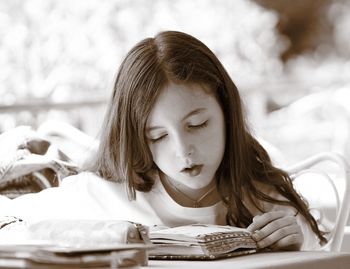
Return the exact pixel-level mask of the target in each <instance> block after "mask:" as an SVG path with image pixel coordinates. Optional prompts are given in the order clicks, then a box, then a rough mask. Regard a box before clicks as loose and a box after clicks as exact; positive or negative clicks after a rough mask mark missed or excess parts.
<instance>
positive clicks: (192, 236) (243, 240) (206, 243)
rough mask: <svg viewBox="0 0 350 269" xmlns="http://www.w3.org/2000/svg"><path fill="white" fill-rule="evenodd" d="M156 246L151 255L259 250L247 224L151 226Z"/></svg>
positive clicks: (230, 254) (211, 254) (214, 254)
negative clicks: (239, 225)
mask: <svg viewBox="0 0 350 269" xmlns="http://www.w3.org/2000/svg"><path fill="white" fill-rule="evenodd" d="M149 236H150V240H151V242H152V243H153V244H154V245H155V246H156V248H154V249H152V250H150V251H149V258H150V259H186V260H187V259H188V260H195V259H219V258H224V257H233V256H238V255H245V254H250V253H254V252H256V249H257V247H256V243H255V241H254V240H253V238H252V237H251V233H250V232H249V231H248V230H246V229H243V228H238V227H233V226H222V225H208V224H193V225H185V226H179V227H173V228H164V229H158V230H155V229H150V233H149Z"/></svg>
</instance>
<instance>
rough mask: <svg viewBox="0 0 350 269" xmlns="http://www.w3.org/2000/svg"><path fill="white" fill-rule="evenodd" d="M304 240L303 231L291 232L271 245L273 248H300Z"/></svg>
mask: <svg viewBox="0 0 350 269" xmlns="http://www.w3.org/2000/svg"><path fill="white" fill-rule="evenodd" d="M303 242H304V236H303V234H302V233H297V234H290V235H288V236H286V237H284V238H282V239H281V240H279V241H277V242H276V243H275V244H273V245H271V246H270V248H271V249H272V250H300V247H301V246H302V244H303Z"/></svg>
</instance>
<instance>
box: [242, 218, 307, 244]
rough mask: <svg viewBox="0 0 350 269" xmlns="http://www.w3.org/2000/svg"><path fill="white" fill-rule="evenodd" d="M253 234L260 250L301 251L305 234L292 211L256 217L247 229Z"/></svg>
mask: <svg viewBox="0 0 350 269" xmlns="http://www.w3.org/2000/svg"><path fill="white" fill-rule="evenodd" d="M247 229H248V230H249V231H251V232H252V233H253V239H254V240H255V241H256V242H257V246H258V248H266V247H269V248H270V249H272V250H300V247H301V245H302V244H303V241H304V236H303V232H302V230H301V228H300V226H299V225H298V223H297V220H296V215H295V214H294V212H291V211H271V212H268V213H264V214H262V215H258V216H255V217H254V218H253V222H252V223H251V224H250V225H249V226H248V228H247Z"/></svg>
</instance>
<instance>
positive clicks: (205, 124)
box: [150, 120, 208, 143]
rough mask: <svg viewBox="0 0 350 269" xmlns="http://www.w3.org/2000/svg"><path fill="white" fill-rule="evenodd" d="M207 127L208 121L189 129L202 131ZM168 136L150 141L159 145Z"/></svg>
mask: <svg viewBox="0 0 350 269" xmlns="http://www.w3.org/2000/svg"><path fill="white" fill-rule="evenodd" d="M207 126H208V120H206V121H204V122H203V123H201V124H198V125H188V127H189V128H190V129H202V128H205V127H207ZM166 136H167V134H165V135H162V136H160V137H158V138H155V139H150V140H151V143H157V142H159V141H161V140H163V139H164V138H165V137H166Z"/></svg>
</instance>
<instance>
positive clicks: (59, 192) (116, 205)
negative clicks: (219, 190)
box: [0, 172, 318, 249]
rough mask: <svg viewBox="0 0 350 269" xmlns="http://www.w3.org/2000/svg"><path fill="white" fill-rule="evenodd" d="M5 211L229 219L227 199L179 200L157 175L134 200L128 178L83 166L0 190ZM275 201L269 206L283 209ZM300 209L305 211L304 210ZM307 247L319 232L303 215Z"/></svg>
mask: <svg viewBox="0 0 350 269" xmlns="http://www.w3.org/2000/svg"><path fill="white" fill-rule="evenodd" d="M0 198H1V199H0V216H6V215H10V216H16V217H19V218H22V219H25V220H26V221H28V222H36V221H39V220H45V219H50V218H51V219H52V218H53V219H109V220H112V219H119V220H129V221H134V222H138V223H142V224H145V225H166V226H178V225H185V224H191V223H207V224H221V225H224V224H225V223H226V221H225V215H226V208H225V206H224V204H223V202H219V203H217V204H215V205H213V206H210V207H203V208H188V207H183V206H181V205H179V204H177V203H176V202H175V201H174V200H173V199H172V198H171V197H170V196H169V195H168V193H167V192H166V190H165V189H164V187H163V185H162V183H161V182H160V181H159V180H157V181H156V183H155V186H154V187H153V188H152V190H151V191H150V192H147V193H143V192H137V198H136V201H129V200H128V197H127V192H126V187H125V185H124V184H120V183H115V182H111V181H107V180H104V179H102V178H100V177H98V176H96V175H95V174H93V173H89V172H84V173H81V174H79V175H76V176H71V177H67V178H65V179H64V180H63V183H62V185H61V186H60V187H56V188H49V189H46V190H43V191H41V192H40V193H37V194H27V195H23V196H20V197H18V198H16V199H14V200H10V199H7V198H5V197H1V196H0ZM278 207H280V206H278V205H274V206H272V207H269V208H268V209H269V210H278V209H281V208H278ZM299 215H300V214H299ZM298 222H299V223H300V224H301V227H302V228H303V232H304V237H305V244H304V245H303V249H315V248H316V247H317V246H318V244H317V239H316V236H315V235H314V234H313V233H312V231H311V229H310V228H309V226H308V225H307V224H306V223H305V220H304V219H303V218H302V217H299V216H298Z"/></svg>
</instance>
